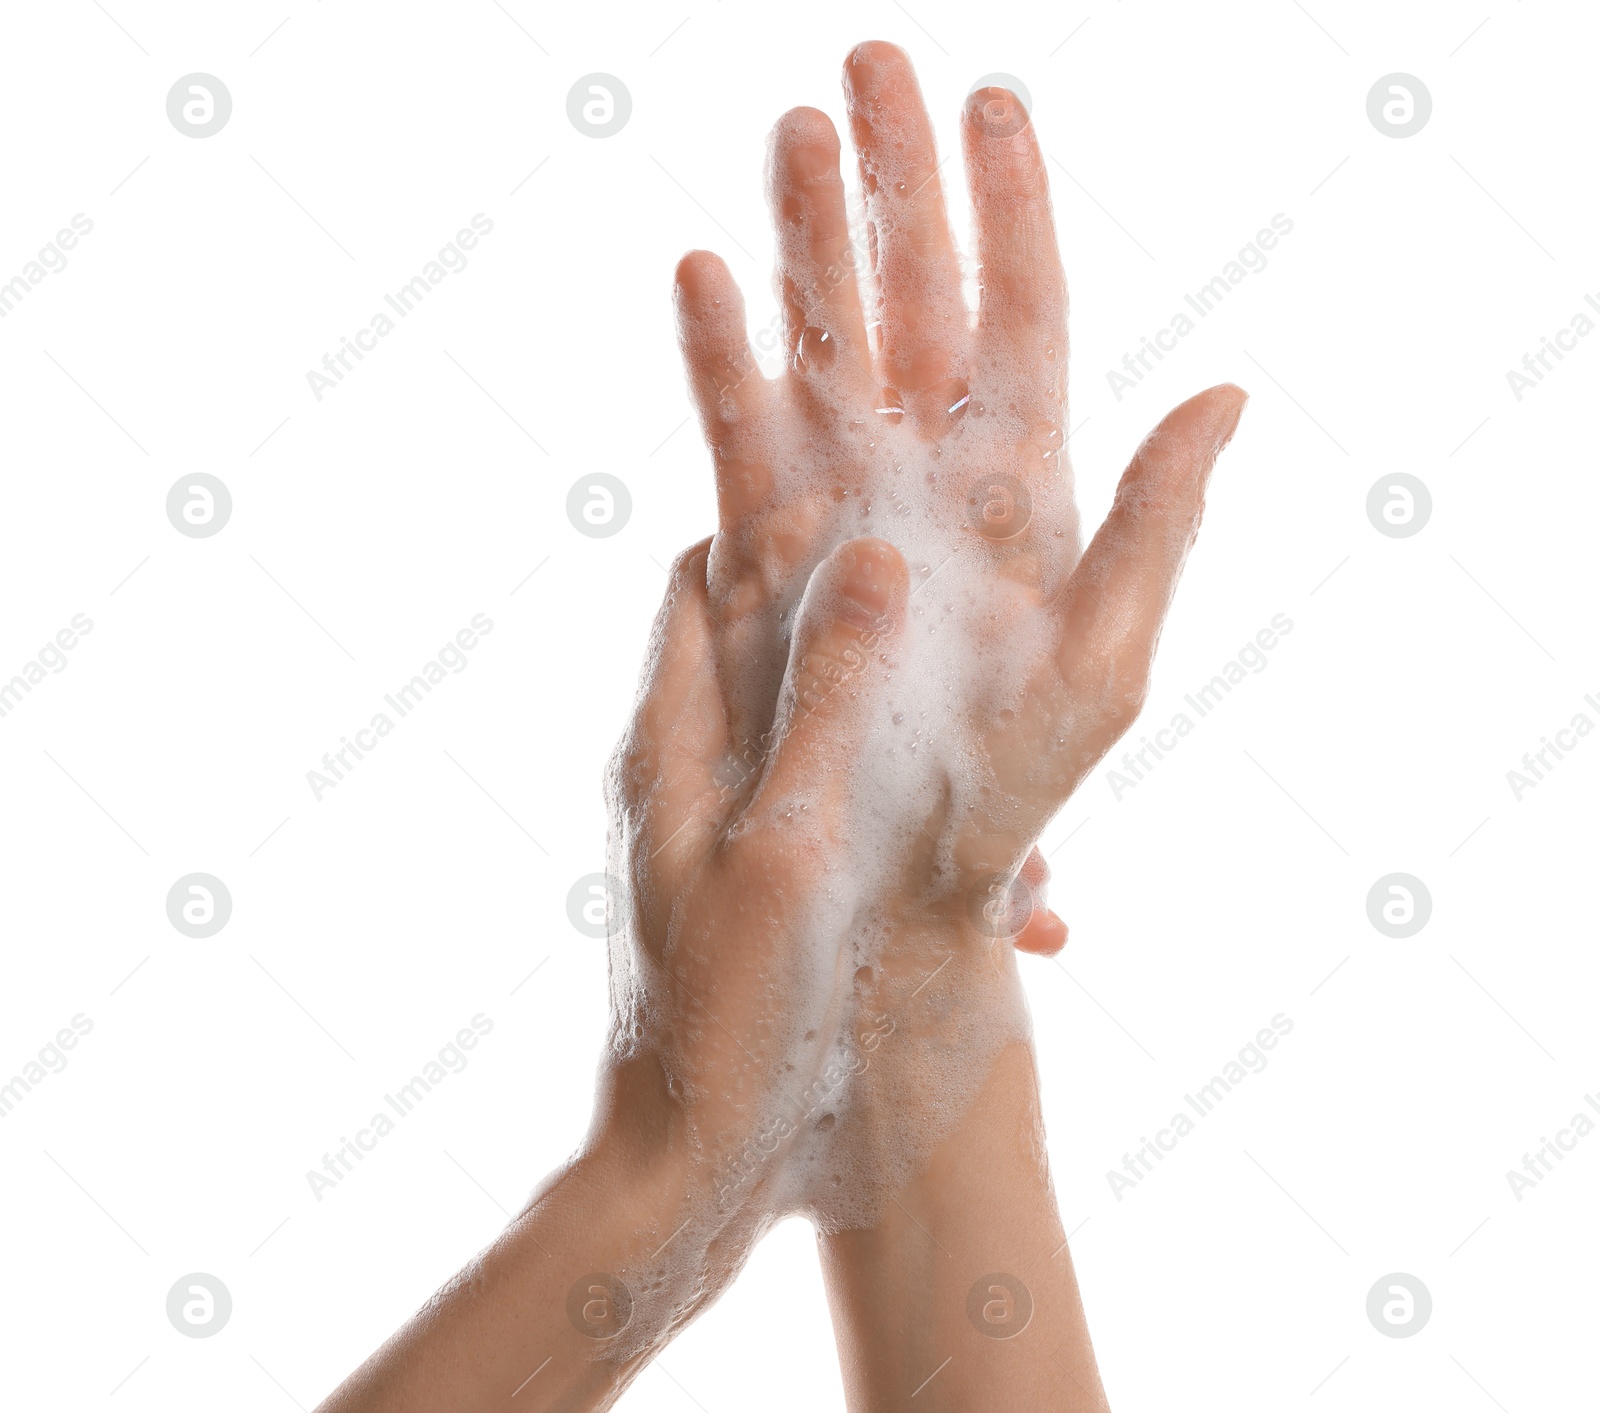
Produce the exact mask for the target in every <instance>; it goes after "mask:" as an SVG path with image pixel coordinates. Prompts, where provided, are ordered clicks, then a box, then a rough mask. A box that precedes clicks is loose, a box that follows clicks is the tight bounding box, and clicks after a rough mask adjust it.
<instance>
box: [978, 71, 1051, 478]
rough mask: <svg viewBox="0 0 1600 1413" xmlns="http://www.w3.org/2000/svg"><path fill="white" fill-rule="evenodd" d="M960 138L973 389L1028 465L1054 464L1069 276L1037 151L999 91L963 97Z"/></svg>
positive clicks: (1019, 113) (1021, 117)
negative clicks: (973, 321) (973, 253)
mask: <svg viewBox="0 0 1600 1413" xmlns="http://www.w3.org/2000/svg"><path fill="white" fill-rule="evenodd" d="M961 135H962V142H963V146H964V148H965V151H966V161H967V180H968V182H969V184H970V185H971V188H972V208H973V220H974V224H975V226H976V232H977V249H978V278H979V285H980V297H979V302H978V327H977V331H976V343H975V353H974V358H973V364H974V371H973V374H972V378H973V381H974V383H975V384H976V383H978V382H980V381H981V382H982V384H983V386H982V388H981V389H980V388H979V387H977V386H975V387H974V389H973V395H974V396H980V392H981V393H986V394H987V395H986V396H982V398H981V400H982V401H983V403H984V405H985V406H986V407H988V408H990V409H991V410H992V411H993V412H994V413H996V414H998V415H1001V416H1009V417H1012V418H1014V419H1015V421H1016V426H1015V429H1014V436H1015V439H1016V441H1018V442H1019V443H1025V444H1027V445H1028V447H1029V451H1030V456H1029V458H1028V464H1030V465H1034V466H1036V467H1038V469H1039V470H1041V471H1052V470H1054V469H1055V468H1056V464H1057V461H1058V460H1059V459H1060V451H1061V448H1062V445H1063V443H1064V438H1065V431H1064V427H1063V422H1064V419H1065V416H1066V395H1067V390H1066V375H1067V283H1066V279H1065V277H1064V276H1063V275H1062V273H1061V256H1060V254H1059V252H1058V250H1057V247H1056V228H1055V220H1054V218H1053V217H1052V215H1051V213H1050V181H1049V177H1048V176H1047V174H1046V172H1045V165H1044V157H1043V155H1042V154H1041V153H1040V151H1039V143H1038V139H1037V137H1036V135H1035V133H1034V127H1033V124H1032V123H1031V122H1030V121H1029V119H1028V113H1027V110H1026V109H1025V108H1024V107H1023V106H1022V102H1021V100H1020V99H1018V98H1017V97H1016V95H1015V94H1012V93H1010V92H1008V91H1007V90H1006V89H1003V88H983V89H979V90H978V91H977V92H976V93H974V94H972V95H971V96H970V97H969V98H968V99H967V104H966V109H965V111H964V112H963V114H962V124H961ZM1001 388H1004V389H1005V390H1006V396H1004V397H1002V396H1001V395H1000V392H999V390H1000V389H1001Z"/></svg>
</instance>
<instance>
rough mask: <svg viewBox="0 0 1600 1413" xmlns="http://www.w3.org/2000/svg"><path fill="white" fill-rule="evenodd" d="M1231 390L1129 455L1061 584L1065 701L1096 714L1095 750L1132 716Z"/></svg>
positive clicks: (1229, 411)
mask: <svg viewBox="0 0 1600 1413" xmlns="http://www.w3.org/2000/svg"><path fill="white" fill-rule="evenodd" d="M1246 396H1247V395H1246V393H1245V392H1244V391H1243V390H1242V389H1240V388H1237V387H1234V386H1233V385H1232V384H1231V383H1224V384H1222V385H1221V386H1220V387H1215V388H1210V389H1208V390H1207V391H1205V392H1203V393H1199V394H1197V395H1196V396H1195V397H1192V398H1190V399H1189V401H1187V402H1185V403H1183V404H1182V405H1181V406H1179V407H1176V408H1174V409H1173V410H1172V411H1171V412H1169V413H1168V414H1167V415H1166V417H1164V418H1163V419H1162V421H1161V425H1160V426H1158V427H1157V428H1156V429H1155V431H1153V432H1152V433H1151V434H1150V435H1149V436H1148V437H1146V438H1145V440H1144V444H1143V445H1142V446H1141V447H1140V448H1139V450H1138V451H1137V452H1136V453H1135V454H1134V458H1133V461H1132V462H1131V463H1130V464H1129V466H1128V469H1127V470H1126V471H1125V472H1124V473H1123V476H1122V480H1121V482H1120V483H1119V484H1118V486H1117V495H1116V500H1115V502H1114V503H1113V505H1112V507H1111V513H1110V514H1109V515H1108V516H1106V519H1105V522H1104V523H1103V524H1102V525H1101V526H1100V529H1099V530H1098V531H1097V532H1096V534H1095V537H1094V540H1093V541H1092V542H1091V543H1090V545H1089V548H1088V549H1087V550H1086V551H1085V553H1084V556H1083V558H1082V560H1080V561H1079V563H1078V567H1077V568H1076V569H1075V570H1074V571H1073V575H1072V578H1071V579H1070V580H1068V582H1067V586H1066V590H1065V596H1064V601H1063V613H1062V636H1061V643H1060V651H1059V654H1058V665H1059V667H1060V669H1061V675H1062V678H1063V680H1064V681H1065V683H1066V686H1067V689H1068V695H1069V698H1070V699H1071V700H1073V701H1074V702H1077V703H1079V704H1081V705H1082V706H1084V707H1087V708H1088V709H1089V710H1090V711H1091V712H1094V711H1098V713H1099V716H1100V721H1101V725H1102V731H1103V733H1109V734H1108V735H1105V736H1104V739H1103V741H1102V742H1101V743H1100V744H1101V747H1102V749H1104V748H1105V747H1108V746H1109V745H1110V744H1111V742H1112V741H1114V740H1115V739H1116V738H1117V737H1118V736H1120V735H1121V734H1122V732H1123V731H1124V730H1126V729H1127V727H1128V725H1129V724H1130V723H1131V722H1132V721H1133V718H1134V717H1135V716H1137V715H1138V712H1139V708H1140V706H1141V705H1142V704H1143V701H1144V695H1145V691H1146V689H1147V687H1148V685H1149V673H1150V660H1151V658H1152V657H1153V656H1154V654H1155V648H1156V639H1157V638H1158V636H1159V635H1160V632H1161V623H1162V620H1163V619H1164V618H1165V617H1166V614H1167V607H1168V605H1169V604H1170V603H1171V602H1172V595H1173V592H1174V590H1175V589H1176V588H1177V583H1178V576H1179V574H1180V573H1182V571H1183V563H1184V560H1185V559H1186V558H1187V556H1188V553H1189V547H1190V546H1191V545H1192V544H1193V543H1194V539H1195V535H1196V534H1197V532H1198V531H1199V528H1200V516H1201V512H1202V510H1203V509H1204V504H1205V489H1206V483H1207V482H1208V481H1209V480H1210V477H1211V468H1212V467H1213V466H1214V465H1215V464H1216V460H1217V456H1218V454H1219V453H1220V452H1221V451H1222V448H1223V447H1224V446H1226V445H1227V443H1228V439H1229V438H1230V437H1232V435H1233V431H1234V428H1235V427H1236V426H1238V423H1239V416H1240V414H1241V413H1242V412H1243V411H1244V404H1245V399H1246Z"/></svg>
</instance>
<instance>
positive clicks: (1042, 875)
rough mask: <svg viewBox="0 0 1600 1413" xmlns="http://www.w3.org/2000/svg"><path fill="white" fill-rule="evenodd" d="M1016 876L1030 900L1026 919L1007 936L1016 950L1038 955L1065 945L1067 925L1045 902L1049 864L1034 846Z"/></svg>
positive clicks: (1044, 955) (1055, 951)
mask: <svg viewBox="0 0 1600 1413" xmlns="http://www.w3.org/2000/svg"><path fill="white" fill-rule="evenodd" d="M1017 880H1018V882H1019V883H1020V884H1022V885H1023V886H1025V887H1026V888H1027V890H1028V897H1029V898H1030V899H1031V901H1032V904H1033V906H1032V908H1031V909H1030V910H1029V913H1028V919H1027V921H1026V922H1025V923H1023V925H1022V930H1021V931H1020V932H1018V933H1017V935H1016V936H1015V937H1013V938H1012V939H1011V945H1012V946H1013V947H1015V948H1016V949H1017V950H1018V951H1019V952H1032V953H1034V954H1035V955H1037V956H1041V957H1053V956H1055V954H1056V953H1057V952H1059V951H1060V950H1061V949H1062V948H1063V947H1065V946H1066V945H1067V925H1066V923H1064V922H1063V921H1062V920H1061V919H1060V918H1059V917H1057V916H1056V915H1055V913H1053V912H1051V911H1050V909H1049V907H1048V906H1047V904H1046V899H1047V896H1048V893H1049V887H1050V866H1049V864H1047V863H1046V862H1045V861H1044V855H1043V854H1041V853H1040V852H1039V850H1038V848H1037V847H1035V848H1034V849H1032V850H1031V851H1030V852H1029V854H1028V857H1027V858H1026V859H1024V860H1023V864H1022V869H1021V871H1020V872H1019V873H1018V875H1017Z"/></svg>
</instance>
